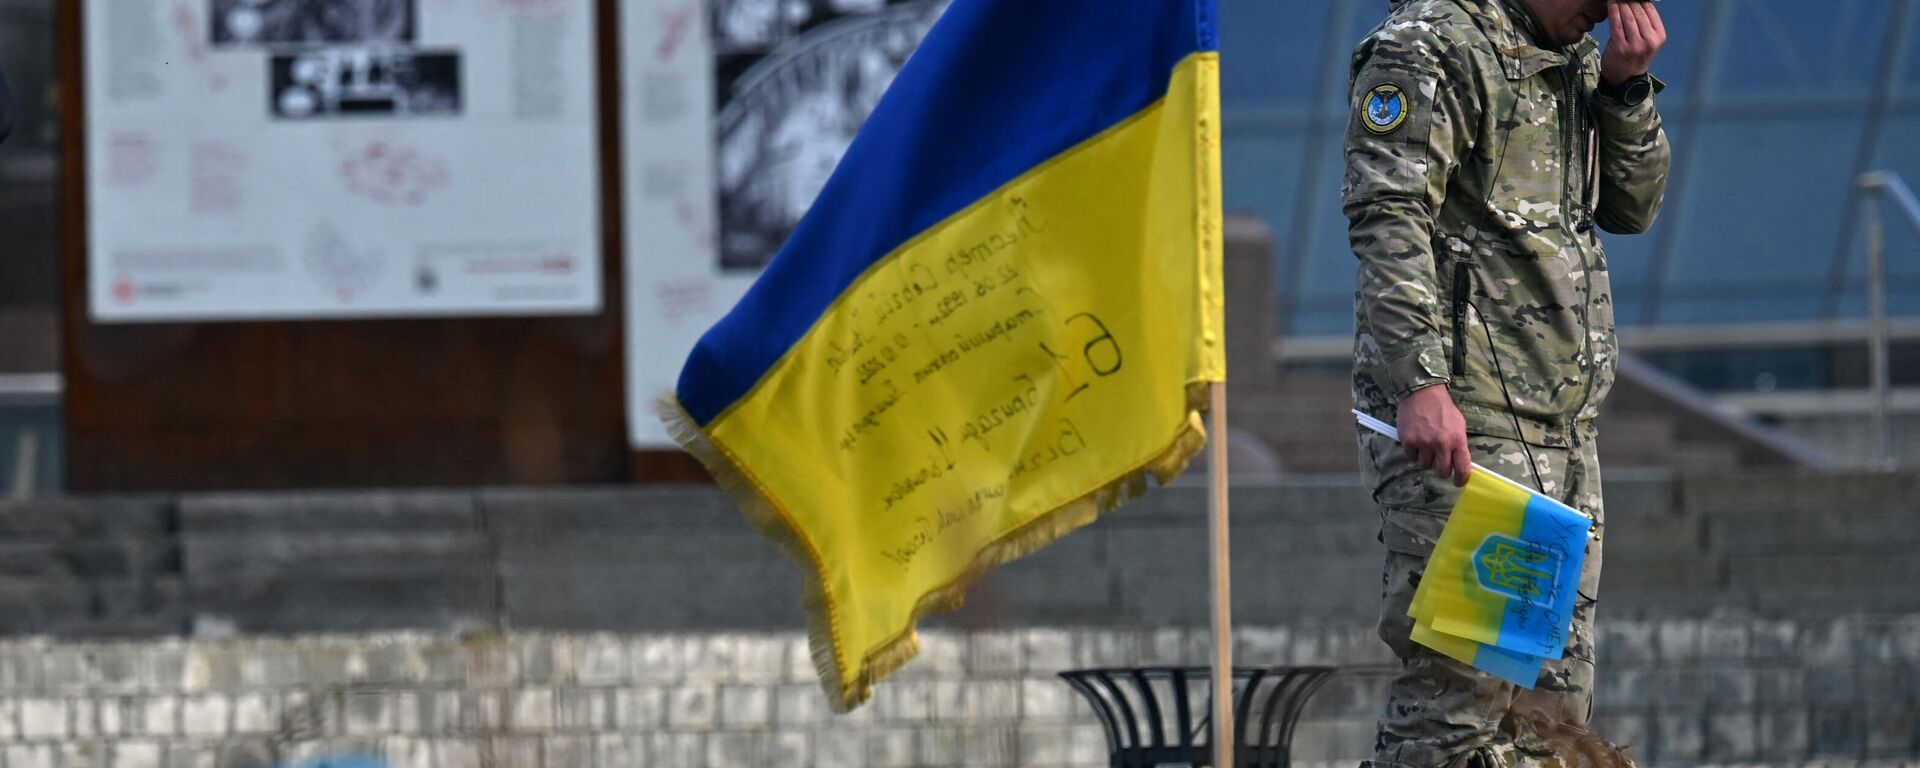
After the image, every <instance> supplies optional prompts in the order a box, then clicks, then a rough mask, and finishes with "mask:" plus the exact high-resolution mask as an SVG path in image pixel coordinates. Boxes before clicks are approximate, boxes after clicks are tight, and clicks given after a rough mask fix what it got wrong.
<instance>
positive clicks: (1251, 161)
mask: <svg viewBox="0 0 1920 768" xmlns="http://www.w3.org/2000/svg"><path fill="white" fill-rule="evenodd" d="M1305 144H1306V140H1305V138H1304V137H1302V136H1301V135H1299V134H1297V133H1284V132H1277V131H1245V132H1239V131H1233V132H1229V133H1227V134H1226V135H1225V136H1224V137H1222V144H1221V149H1220V152H1221V160H1222V162H1223V163H1224V164H1225V168H1226V173H1225V175H1224V176H1223V177H1222V179H1221V182H1222V184H1223V186H1224V190H1223V191H1224V195H1225V198H1226V205H1227V209H1228V210H1230V211H1234V212H1245V213H1252V214H1254V215H1256V216H1259V217H1260V218H1261V220H1263V221H1265V222H1266V224H1267V228H1268V229H1270V230H1272V231H1273V234H1274V238H1275V240H1276V241H1277V243H1276V247H1275V249H1274V250H1275V259H1276V261H1275V264H1274V272H1273V274H1274V279H1275V281H1276V282H1277V281H1279V280H1281V279H1284V276H1285V275H1286V274H1288V272H1287V259H1288V258H1290V256H1291V254H1289V253H1288V252H1287V246H1286V233H1287V227H1289V226H1290V225H1291V223H1292V221H1293V209H1294V201H1295V200H1296V199H1298V194H1299V191H1300V182H1299V178H1300V170H1299V168H1300V156H1301V153H1302V152H1303V151H1304V146H1305ZM1274 288H1275V290H1277V291H1280V295H1282V296H1285V295H1287V292H1286V289H1285V287H1284V286H1280V285H1275V286H1274Z"/></svg>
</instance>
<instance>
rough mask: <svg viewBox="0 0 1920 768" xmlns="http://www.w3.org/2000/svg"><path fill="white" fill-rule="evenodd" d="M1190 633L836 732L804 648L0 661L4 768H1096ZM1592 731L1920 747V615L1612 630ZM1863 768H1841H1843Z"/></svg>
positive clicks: (1323, 707) (1650, 748)
mask: <svg viewBox="0 0 1920 768" xmlns="http://www.w3.org/2000/svg"><path fill="white" fill-rule="evenodd" d="M1207 641H1208V638H1207V635H1206V634H1205V633H1204V632H1202V631H1199V630H1192V629H1159V630H1116V629H1086V628H1079V629H1048V628H1028V629H1020V630H1009V631H979V632H957V631H933V632H928V633H926V635H925V637H924V643H925V652H924V653H923V655H922V656H921V657H920V658H919V659H917V660H915V661H914V662H913V663H912V664H911V665H910V666H909V667H907V668H906V669H905V670H904V671H903V672H902V673H901V674H900V675H899V676H898V677H897V678H895V679H893V680H890V681H888V682H886V683H883V684H882V685H881V686H880V687H879V689H878V690H877V692H876V696H875V698H874V700H873V701H872V702H871V703H870V704H869V705H868V706H866V707H863V708H861V709H859V710H857V711H855V712H854V713H853V714H851V715H845V716H837V717H836V716H833V715H831V714H829V713H828V712H827V710H826V706H825V698H824V696H823V695H822V694H821V692H820V690H819V688H818V686H817V684H816V682H815V681H814V677H813V671H812V667H811V664H810V661H809V658H808V655H807V650H806V644H805V640H804V638H802V637H801V636H799V635H798V634H794V633H713V634H685V633H649V634H619V635H616V634H546V633H526V634H512V635H504V636H503V635H495V634H480V635H472V636H467V637H454V636H449V635H434V634H422V633H384V634H367V635H337V636H312V637H300V638H278V639H270V638H247V639H230V640H195V641H183V640H161V641H150V642H120V643H85V642H57V641H51V640H46V639H38V640H20V641H13V642H8V643H4V644H0V765H3V766H5V768H81V767H83V766H85V767H87V768H94V767H96V766H97V767H99V768H176V767H177V768H266V767H268V766H296V765H310V766H317V765H323V764H329V761H331V764H332V765H342V766H344V765H347V763H346V762H344V761H345V760H346V759H347V758H353V757H362V758H365V759H366V760H367V764H369V765H377V766H390V767H391V768H471V767H475V766H480V767H484V768H640V767H642V766H646V767H649V768H653V767H659V768H671V767H673V766H712V767H713V768H730V767H733V766H739V767H741V768H747V767H749V766H753V767H757V766H790V767H792V768H812V767H816V766H817V767H818V768H828V767H829V766H875V767H876V768H882V767H884V768H910V767H921V766H924V767H926V768H936V767H937V768H951V767H953V766H995V767H1004V766H1021V767H1022V768H1064V767H1065V766H1088V767H1091V766H1100V765H1104V763H1105V759H1106V756H1105V741H1104V737H1103V736H1102V734H1101V731H1100V729H1099V728H1098V727H1097V725H1095V722H1096V721H1095V720H1094V719H1093V717H1092V715H1091V711H1090V710H1089V709H1088V708H1087V706H1086V705H1085V704H1084V703H1082V702H1081V701H1080V700H1079V699H1078V697H1077V696H1076V695H1075V694H1073V693H1072V692H1071V691H1070V689H1069V688H1068V687H1067V686H1066V685H1065V684H1064V683H1063V682H1061V681H1060V680H1059V679H1058V678H1056V677H1055V673H1057V672H1058V671H1060V670H1063V669H1070V668H1078V667H1103V666H1129V665H1157V664H1203V663H1205V655H1204V654H1205V653H1206V650H1207ZM1236 641H1237V642H1236V651H1235V653H1236V657H1237V660H1238V661H1239V662H1240V663H1242V664H1248V665H1282V664H1335V665H1345V666H1355V667H1362V668H1364V667H1372V666H1374V665H1378V664H1380V663H1382V662H1385V661H1388V659H1387V658H1386V657H1385V656H1384V653H1383V651H1382V650H1381V649H1382V646H1381V645H1380V644H1379V643H1378V642H1377V641H1375V640H1374V639H1373V637H1372V633H1371V631H1370V630H1369V629H1368V628H1367V627H1364V626H1357V625H1356V626H1318V627H1316V626H1295V627H1249V628H1244V629H1242V630H1241V631H1240V632H1239V633H1238V634H1237V636H1236ZM1601 653H1602V667H1603V670H1604V671H1603V674H1602V676H1601V679H1602V683H1601V687H1600V690H1599V696H1598V703H1599V711H1598V719H1597V721H1596V722H1597V727H1598V729H1599V730H1601V731H1602V732H1603V733H1606V734H1608V735H1610V736H1612V737H1614V738H1616V739H1619V740H1622V741H1626V742H1630V743H1632V744H1633V745H1635V746H1634V749H1633V752H1634V754H1636V755H1637V756H1639V757H1640V758H1642V760H1643V763H1645V764H1649V765H1674V766H1684V765H1696V764H1699V763H1702V762H1717V763H1747V762H1766V763H1769V764H1774V765H1795V764H1801V763H1806V762H1808V761H1830V762H1834V763H1839V762H1844V761H1854V760H1880V761H1888V762H1897V761H1900V760H1915V759H1916V756H1917V755H1920V701H1917V700H1916V699H1917V698H1920V684H1917V683H1920V678H1916V674H1920V617H1914V618H1906V619H1874V620H1865V619H1842V620H1828V621H1814V622H1791V621H1771V620H1732V619H1725V620H1716V619H1709V620H1689V619H1670V620H1659V621H1629V620H1622V621H1613V622H1608V623H1607V624H1606V627H1605V630H1604V632H1603V636H1602V640H1601ZM1383 681H1384V678H1382V677H1380V676H1379V675H1377V674H1365V673H1358V672H1356V673H1348V674H1343V675H1341V676H1338V677H1336V678H1334V680H1333V681H1332V682H1331V683H1330V684H1329V685H1328V686H1327V687H1326V688H1324V689H1322V691H1321V693H1320V694H1319V695H1318V696H1316V697H1315V699H1314V700H1313V702H1312V705H1311V706H1310V708H1309V710H1308V715H1307V718H1306V720H1305V721H1304V722H1303V726H1302V729H1301V732H1300V734H1299V738H1298V740H1297V741H1296V751H1295V756H1296V761H1297V762H1299V763H1302V764H1309V765H1328V766H1332V765H1341V766H1351V765H1352V764H1354V762H1355V761H1357V760H1359V759H1361V758H1362V757H1364V755H1365V753H1366V752H1367V750H1368V749H1369V747H1370V745H1371V743H1372V738H1373V736H1372V731H1373V718H1374V716H1375V714H1376V713H1377V711H1378V708H1379V706H1380V701H1381V698H1380V697H1381V688H1382V683H1383ZM1849 764H1851V763H1849Z"/></svg>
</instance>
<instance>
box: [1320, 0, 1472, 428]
mask: <svg viewBox="0 0 1920 768" xmlns="http://www.w3.org/2000/svg"><path fill="white" fill-rule="evenodd" d="M1452 49H1453V45H1452V44H1451V43H1448V42H1447V41H1446V40H1445V39H1444V38H1443V37H1441V36H1440V35H1439V34H1437V33H1436V32H1435V31H1434V29H1433V28H1432V27H1430V26H1425V25H1420V24H1417V23H1415V24H1407V25H1404V26H1402V27H1400V28H1394V27H1389V28H1387V29H1384V30H1382V31H1381V32H1379V33H1377V34H1376V35H1375V37H1373V38H1370V39H1369V40H1368V41H1366V42H1365V43H1362V45H1361V49H1360V50H1359V51H1358V52H1357V53H1356V58H1355V67H1354V76H1353V81H1352V93H1351V98H1350V101H1349V108H1350V113H1349V114H1350V117H1349V119H1348V120H1349V122H1348V127H1347V138H1346V158H1347V169H1346V182H1345V184H1344V189H1343V190H1342V195H1341V197H1342V202H1343V209H1344V211H1345V213H1346V216H1347V225H1348V226H1347V237H1348V240H1349V241H1350V242H1351V244H1352V246H1353V254H1354V256H1355V257H1357V258H1359V260H1360V265H1359V268H1360V276H1359V281H1358V287H1357V289H1356V293H1355V298H1354V300H1355V301H1356V302H1357V303H1358V305H1359V306H1358V307H1357V308H1356V309H1357V311H1358V313H1359V315H1360V317H1361V319H1362V320H1363V321H1364V323H1365V326H1364V327H1365V331H1366V332H1369V333H1370V334H1371V338H1366V337H1364V336H1363V338H1361V339H1360V346H1361V348H1362V349H1363V350H1365V355H1364V356H1366V357H1373V358H1374V359H1371V360H1364V359H1363V360H1361V361H1359V362H1360V364H1362V365H1365V366H1367V367H1370V368H1373V369H1374V375H1375V376H1376V377H1377V378H1378V380H1379V381H1380V383H1381V385H1382V386H1383V387H1385V388H1386V389H1387V390H1388V392H1387V394H1388V395H1390V396H1392V397H1393V398H1395V399H1399V398H1401V397H1404V396H1406V394H1407V393H1409V392H1412V391H1414V390H1416V389H1420V388H1422V387H1426V386H1431V385H1434V384H1445V383H1447V382H1448V381H1449V378H1450V377H1449V376H1448V369H1447V355H1446V350H1445V348H1444V342H1443V341H1442V339H1443V334H1444V332H1443V328H1445V327H1446V326H1445V317H1444V316H1443V315H1442V313H1441V308H1440V302H1439V288H1438V285H1437V282H1436V279H1435V276H1434V272H1435V262H1434V253H1433V233H1434V217H1435V216H1436V215H1437V214H1438V212H1439V211H1440V206H1441V204H1442V203H1443V202H1445V200H1446V194H1447V182H1448V180H1449V179H1450V178H1452V176H1453V173H1454V170H1455V169H1457V168H1458V167H1459V165H1460V160H1461V158H1462V156H1464V155H1465V154H1466V153H1467V152H1468V151H1469V150H1470V148H1471V147H1472V140H1473V135H1474V129H1473V126H1475V125H1476V124H1477V120H1478V114H1479V110H1480V107H1479V104H1480V96H1479V92H1478V90H1477V89H1476V87H1475V85H1474V83H1475V82H1476V81H1474V80H1473V79H1472V78H1471V77H1469V76H1468V75H1467V74H1466V73H1465V72H1464V71H1463V70H1462V67H1461V62H1459V61H1458V57H1457V54H1455V53H1452Z"/></svg>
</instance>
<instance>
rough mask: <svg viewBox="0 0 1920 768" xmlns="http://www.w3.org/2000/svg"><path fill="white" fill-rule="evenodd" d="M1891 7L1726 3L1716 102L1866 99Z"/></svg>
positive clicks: (1852, 1) (1791, 0)
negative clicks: (1835, 98)
mask: <svg viewBox="0 0 1920 768" xmlns="http://www.w3.org/2000/svg"><path fill="white" fill-rule="evenodd" d="M1669 5H1679V4H1678V3H1669ZM1892 7H1893V3H1890V2H1888V1H1887V0H1821V2H1807V0H1736V1H1734V2H1729V3H1728V13H1729V18H1728V24H1729V27H1728V29H1727V33H1728V34H1729V35H1731V37H1729V38H1728V39H1727V41H1726V44H1725V45H1724V46H1723V50H1724V51H1725V58H1724V60H1723V61H1722V62H1721V64H1720V69H1719V73H1718V75H1719V80H1718V83H1717V85H1718V86H1719V89H1718V91H1717V92H1716V93H1715V96H1716V100H1753V99H1761V100H1771V99H1781V98H1808V97H1830V96H1848V97H1865V96H1867V95H1868V94H1870V93H1872V90H1873V83H1874V76H1875V74H1876V72H1875V70H1876V68H1877V66H1878V64H1879V58H1878V57H1879V56H1880V52H1881V49H1882V48H1883V47H1884V45H1883V43H1884V41H1885V40H1886V37H1887V35H1886V29H1885V26H1886V24H1887V19H1888V10H1889V9H1890V8H1892Z"/></svg>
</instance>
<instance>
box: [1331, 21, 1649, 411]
mask: <svg viewBox="0 0 1920 768" xmlns="http://www.w3.org/2000/svg"><path fill="white" fill-rule="evenodd" d="M1534 28H1535V25H1534V21H1533V19H1532V17H1531V16H1530V15H1529V13H1528V12H1527V11H1526V10H1525V7H1524V6H1522V5H1520V0H1395V3H1394V9H1393V12H1392V13H1391V15H1389V16H1388V18H1387V20H1386V21H1385V22H1383V23H1382V24H1381V25H1380V26H1379V27H1377V28H1376V29H1375V30H1374V31H1373V32H1372V33H1371V34H1370V35H1369V36H1368V37H1367V38H1366V40H1364V41H1362V42H1361V43H1360V46H1359V48H1358V49H1356V50H1355V52H1354V57H1353V70H1352V82H1351V85H1352V90H1351V99H1350V107H1351V113H1350V115H1351V116H1350V118H1349V125H1348V128H1347V138H1346V158H1347V171H1346V181H1345V184H1344V189H1343V191H1342V194H1343V198H1344V207H1345V212H1346V216H1347V220H1348V223H1349V228H1348V234H1349V238H1350V240H1351V242H1352V245H1353V252H1354V255H1355V256H1357V257H1358V258H1359V260H1360V265H1359V278H1358V280H1357V284H1356V290H1355V299H1354V305H1355V313H1356V328H1355V331H1356V332H1355V336H1354V401H1355V406H1356V407H1358V408H1360V409H1361V410H1364V411H1367V412H1369V413H1372V414H1374V415H1376V416H1379V417H1381V418H1384V419H1387V420H1388V421H1390V422H1391V421H1392V420H1393V418H1394V404H1395V403H1397V402H1398V401H1399V399H1400V398H1401V397H1403V396H1405V395H1406V394H1407V393H1409V392H1412V391H1413V390H1416V389H1419V388H1422V387H1425V386H1430V385H1434V384H1447V385H1448V387H1449V390H1450V391H1451V393H1452V395H1453V399H1454V402H1455V403H1456V404H1458V405H1459V406H1460V410H1461V413H1462V415H1463V416H1465V417H1466V421H1467V427H1468V431H1470V432H1473V433H1476V434H1486V435H1491V436H1497V437H1506V438H1513V439H1521V440H1525V441H1527V442H1530V443H1535V444H1539V445H1564V444H1565V443H1566V441H1567V440H1568V439H1569V435H1570V434H1572V429H1573V428H1574V426H1575V425H1576V424H1579V423H1580V422H1583V421H1585V420H1588V419H1591V418H1592V417H1593V416H1594V415H1595V414H1596V413H1597V412H1598V408H1599V405H1600V402H1601V400H1602V399H1604V398H1605V397H1606V394H1607V391H1608V389H1609V388H1611V386H1612V384H1613V371H1614V365H1615V354H1616V352H1617V349H1618V345H1617V342H1616V341H1615V339H1614V320H1613V299H1612V289H1611V287H1610V284H1609V282H1608V279H1607V259H1606V254H1605V253H1604V252H1603V251H1602V250H1601V246H1600V239H1599V237H1598V233H1596V232H1594V231H1593V229H1594V227H1595V225H1598V227H1599V228H1600V229H1604V230H1606V231H1608V232H1613V233H1619V234H1632V233H1639V232H1643V231H1645V230H1646V229H1647V227H1649V226H1650V225H1651V224H1652V223H1653V219H1654V217H1655V215H1656V214H1657V213H1658V212H1659V209H1660V203H1661V200H1662V199H1663V197H1664V196H1665V193H1666V183H1667V167H1668V163H1669V159H1670V154H1669V150H1668V146H1667V138H1666V134H1665V132H1664V131H1663V130H1662V128H1661V123H1660V116H1659V113H1658V112H1657V111H1656V109H1655V107H1654V100H1653V99H1648V100H1647V101H1645V102H1643V103H1642V104H1640V105H1639V106H1637V107H1627V106H1624V105H1622V104H1619V103H1617V102H1614V101H1612V100H1609V99H1604V98H1598V97H1595V96H1593V95H1592V94H1593V91H1594V88H1595V87H1596V86H1597V85H1598V84H1599V76H1600V55H1599V46H1598V44H1597V43H1596V42H1595V41H1594V40H1593V38H1592V37H1590V36H1589V37H1586V38H1584V39H1582V40H1581V42H1580V43H1578V44H1576V45H1573V46H1570V47H1568V48H1566V49H1563V50H1553V49H1550V48H1544V47H1541V44H1540V43H1539V42H1538V40H1537V39H1536V37H1535V35H1534V34H1533V32H1532V30H1533V29H1534ZM1501 379H1505V381H1506V387H1505V392H1504V393H1503V391H1502V387H1501ZM1509 396H1511V399H1512V405H1513V408H1512V413H1513V414H1514V415H1509V409H1508V397H1509ZM1516 416H1517V417H1518V418H1517V419H1516V418H1515V417H1516ZM1516 421H1518V422H1519V423H1518V425H1517V426H1516V424H1515V422H1516Z"/></svg>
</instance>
